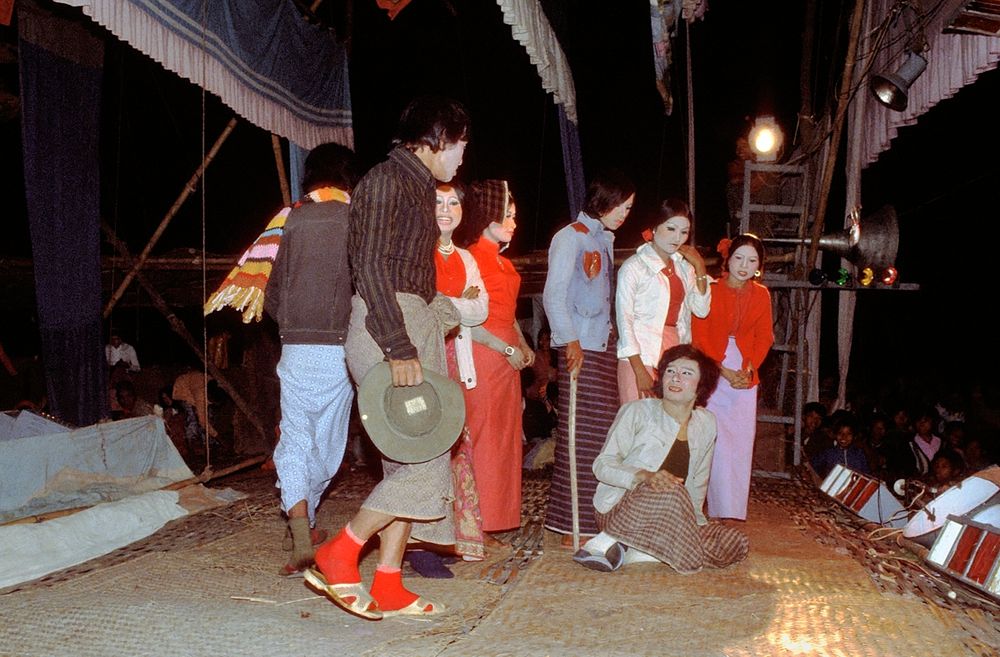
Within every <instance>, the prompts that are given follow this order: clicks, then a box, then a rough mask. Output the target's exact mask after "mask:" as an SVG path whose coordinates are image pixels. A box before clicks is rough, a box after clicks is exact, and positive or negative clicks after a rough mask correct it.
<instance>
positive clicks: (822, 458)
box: [810, 410, 872, 479]
mask: <svg viewBox="0 0 1000 657" xmlns="http://www.w3.org/2000/svg"><path fill="white" fill-rule="evenodd" d="M832 419H833V424H832V425H831V426H830V434H831V435H832V436H833V441H834V444H833V446H832V447H828V448H826V449H824V450H823V451H822V452H820V453H819V454H817V455H816V457H815V458H813V459H812V461H811V462H810V463H811V464H812V467H813V470H815V471H816V474H817V475H819V477H820V478H821V479H825V478H826V476H827V475H828V474H830V470H832V469H833V466H835V465H837V464H840V465H842V466H844V467H845V468H848V469H850V470H854V471H855V472H860V473H862V474H871V473H872V472H871V467H870V466H869V465H868V458H867V457H866V456H865V452H864V450H862V449H861V447H859V446H858V445H856V444H855V440H856V439H857V437H858V435H859V434H860V432H861V431H860V427H859V425H858V419H857V417H856V416H855V415H854V413H851V412H850V411H844V410H840V411H837V412H836V413H834V415H833V418H832Z"/></svg>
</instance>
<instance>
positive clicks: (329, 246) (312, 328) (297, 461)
mask: <svg viewBox="0 0 1000 657" xmlns="http://www.w3.org/2000/svg"><path fill="white" fill-rule="evenodd" d="M356 182H357V171H356V165H355V159H354V153H353V151H351V150H350V149H349V148H346V147H344V146H341V145H339V144H333V143H329V144H322V145H320V146H317V147H316V148H314V149H313V150H312V151H310V153H309V155H308V156H307V157H306V162H305V175H304V176H303V180H302V187H303V189H304V190H305V191H306V192H307V193H306V195H305V197H303V198H302V200H300V201H298V202H297V203H296V204H295V206H293V209H292V211H291V212H290V213H289V215H288V218H287V220H286V221H285V226H284V231H283V232H282V235H281V242H280V244H279V247H278V254H277V256H276V258H275V261H274V266H273V269H272V271H271V275H270V277H269V278H268V282H267V288H266V290H265V293H264V309H265V310H266V311H267V313H268V314H269V315H271V317H273V318H274V320H275V321H276V322H277V324H278V330H279V333H280V336H281V359H280V360H279V361H278V367H277V372H278V379H279V381H280V384H281V424H280V429H281V437H280V439H279V440H278V444H277V446H276V447H275V449H274V465H275V469H276V470H277V474H278V484H277V485H278V487H279V488H280V489H281V508H282V510H283V511H284V512H285V514H286V515H287V516H288V527H289V531H290V533H291V535H292V545H293V547H292V558H291V560H290V561H289V562H288V563H286V564H285V565H284V566H282V568H281V570H280V571H279V574H280V575H283V576H286V577H290V576H296V575H301V573H302V571H303V569H305V568H306V567H308V566H309V565H311V564H312V562H313V558H314V552H313V546H314V545H316V544H319V543H321V542H322V541H323V539H324V538H325V537H324V536H323V534H322V532H321V531H320V530H317V529H313V527H315V524H316V507H317V505H318V504H319V500H320V496H321V495H322V494H323V491H324V490H325V489H326V487H327V485H328V484H329V482H330V479H331V478H332V477H333V475H334V474H336V472H337V470H338V469H339V468H340V464H341V461H342V460H343V457H344V449H345V447H346V445H347V434H348V426H349V423H350V417H351V404H352V402H353V400H354V388H353V385H352V383H351V380H350V377H349V376H348V372H347V365H346V361H345V356H344V340H345V339H346V338H347V325H348V320H349V318H350V314H351V294H352V290H351V273H350V266H349V262H348V257H347V225H348V203H349V201H350V192H351V189H352V188H353V187H354V184H355V183H356Z"/></svg>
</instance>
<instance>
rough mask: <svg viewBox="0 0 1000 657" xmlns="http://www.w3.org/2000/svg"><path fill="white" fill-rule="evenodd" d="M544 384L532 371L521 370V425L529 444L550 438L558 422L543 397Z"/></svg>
mask: <svg viewBox="0 0 1000 657" xmlns="http://www.w3.org/2000/svg"><path fill="white" fill-rule="evenodd" d="M546 383H547V382H545V381H539V380H538V378H537V375H536V373H535V370H534V369H532V368H530V367H526V368H524V369H523V370H521V391H522V394H523V397H524V415H523V417H522V421H521V425H522V427H523V429H524V439H525V441H526V442H527V443H529V444H531V443H534V442H536V441H539V440H545V439H546V438H548V437H549V436H551V435H552V430H553V429H555V428H556V424H557V422H558V419H557V418H556V409H555V407H554V406H553V405H552V403H551V402H550V401H549V400H548V398H547V397H546V396H545V391H546V388H547V386H546Z"/></svg>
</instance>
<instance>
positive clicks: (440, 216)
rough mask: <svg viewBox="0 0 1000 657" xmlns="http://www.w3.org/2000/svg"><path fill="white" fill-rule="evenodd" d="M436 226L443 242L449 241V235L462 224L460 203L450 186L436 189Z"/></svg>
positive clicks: (456, 193)
mask: <svg viewBox="0 0 1000 657" xmlns="http://www.w3.org/2000/svg"><path fill="white" fill-rule="evenodd" d="M435 212H436V214H437V225H438V228H439V229H440V230H441V237H443V238H445V239H444V241H445V242H448V241H450V240H451V234H452V233H454V232H455V229H456V228H458V225H459V224H460V223H462V201H461V200H459V198H458V192H456V191H455V188H454V187H452V186H450V185H442V186H441V187H438V189H437V207H436V210H435Z"/></svg>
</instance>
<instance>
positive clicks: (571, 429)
mask: <svg viewBox="0 0 1000 657" xmlns="http://www.w3.org/2000/svg"><path fill="white" fill-rule="evenodd" d="M579 374H580V369H579V368H577V369H576V370H575V371H573V372H570V373H569V417H568V418H567V420H568V422H569V426H568V427H567V429H568V430H567V434H568V435H567V436H566V439H567V440H566V442H567V448H568V449H569V499H570V507H571V508H572V511H573V553H574V554H575V553H576V551H577V550H579V549H580V500H579V493H578V492H577V488H576V387H577V377H578V376H579Z"/></svg>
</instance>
